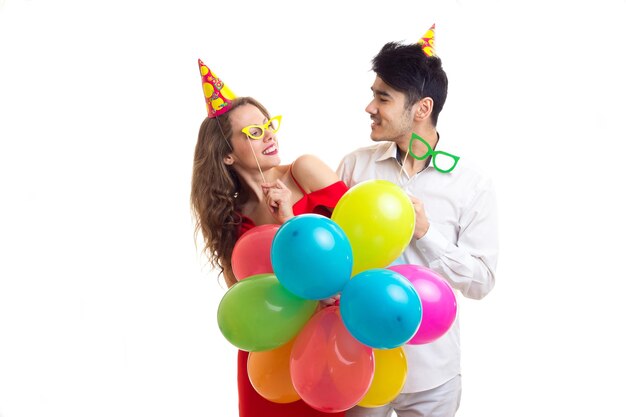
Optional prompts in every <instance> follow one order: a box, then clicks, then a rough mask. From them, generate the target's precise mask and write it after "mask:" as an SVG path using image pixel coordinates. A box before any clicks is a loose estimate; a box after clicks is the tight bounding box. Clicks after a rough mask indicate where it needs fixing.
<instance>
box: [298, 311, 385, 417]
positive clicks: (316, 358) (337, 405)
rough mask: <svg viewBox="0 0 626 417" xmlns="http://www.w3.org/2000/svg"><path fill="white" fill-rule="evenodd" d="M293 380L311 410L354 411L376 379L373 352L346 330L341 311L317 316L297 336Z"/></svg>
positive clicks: (326, 312)
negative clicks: (374, 378) (352, 409)
mask: <svg viewBox="0 0 626 417" xmlns="http://www.w3.org/2000/svg"><path fill="white" fill-rule="evenodd" d="M290 367H291V369H290V372H291V380H292V382H293V386H294V388H295V389H296V392H297V393H298V394H299V395H300V397H302V399H303V400H304V402H306V403H307V404H309V405H310V406H311V407H313V408H315V409H317V410H319V411H322V412H326V413H336V412H341V411H345V410H347V409H349V408H352V407H354V406H355V405H356V404H357V403H358V402H359V401H361V399H362V398H363V397H364V396H365V394H366V393H367V390H368V389H369V387H370V385H371V383H372V379H373V377H374V352H373V350H372V348H371V347H369V346H365V345H363V344H362V343H360V342H359V341H357V340H356V339H355V338H354V337H352V335H351V334H350V332H348V329H346V327H345V326H344V324H343V322H342V320H341V316H340V313H339V307H336V306H333V307H327V308H324V309H322V310H321V311H319V312H318V313H316V314H315V315H314V316H313V317H312V318H311V319H310V320H309V322H308V323H307V324H306V326H304V328H303V329H302V330H301V331H300V333H299V334H298V336H296V341H295V343H294V345H293V348H292V350H291V361H290Z"/></svg>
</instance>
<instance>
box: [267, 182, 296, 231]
mask: <svg viewBox="0 0 626 417" xmlns="http://www.w3.org/2000/svg"><path fill="white" fill-rule="evenodd" d="M261 188H263V194H265V202H266V203H267V207H268V208H269V210H270V213H272V216H274V218H275V219H276V220H277V221H278V223H279V224H283V223H285V222H286V221H287V220H289V219H291V218H292V217H294V216H293V208H292V205H291V190H289V188H287V186H286V185H285V184H284V183H283V182H282V181H281V180H276V182H272V183H263V184H261Z"/></svg>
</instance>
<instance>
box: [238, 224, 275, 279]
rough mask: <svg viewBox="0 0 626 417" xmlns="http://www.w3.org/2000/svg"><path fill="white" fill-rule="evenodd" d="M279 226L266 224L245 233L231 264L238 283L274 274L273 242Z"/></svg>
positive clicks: (239, 241)
mask: <svg viewBox="0 0 626 417" xmlns="http://www.w3.org/2000/svg"><path fill="white" fill-rule="evenodd" d="M279 227H280V225H278V224H264V225H261V226H256V227H253V228H252V229H250V230H248V231H247V232H246V233H244V234H243V235H242V236H241V237H240V238H239V240H237V243H235V247H234V248H233V256H232V259H231V263H232V266H233V274H235V277H236V278H237V280H238V281H241V280H242V279H244V278H248V277H251V276H253V275H259V274H269V273H272V272H274V269H272V261H271V259H270V249H271V248H272V240H273V239H274V235H275V234H276V231H277V230H278V229H279Z"/></svg>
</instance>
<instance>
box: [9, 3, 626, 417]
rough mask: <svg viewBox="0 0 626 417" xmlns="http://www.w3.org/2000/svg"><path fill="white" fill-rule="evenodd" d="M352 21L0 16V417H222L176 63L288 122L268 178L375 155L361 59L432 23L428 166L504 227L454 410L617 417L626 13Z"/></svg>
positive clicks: (474, 9)
mask: <svg viewBox="0 0 626 417" xmlns="http://www.w3.org/2000/svg"><path fill="white" fill-rule="evenodd" d="M347 3H348V2H341V1H323V0H320V1H315V2H285V3H284V4H283V3H279V2H275V1H223V2H215V1H182V0H181V1H167V2H166V1H130V0H124V1H122V0H108V1H87V0H81V1H78V0H77V1H69V0H58V1H52V0H50V1H43V0H30V1H26V0H0V201H1V202H0V210H1V215H0V416H2V417H22V416H24V417H31V416H33V417H34V416H37V417H44V416H45V417H52V416H54V417H56V416H63V417H79V416H80V417H84V416H90V417H98V416H107V417H108V416H133V417H135V416H151V417H161V416H163V417H165V416H174V415H176V416H186V417H192V416H235V415H236V384H235V358H236V353H235V349H234V348H233V347H232V346H230V345H229V344H228V342H226V340H225V339H224V338H223V336H222V335H221V333H220V332H219V330H218V329H217V325H216V309H217V304H218V303H219V301H220V299H221V297H222V296H223V294H224V287H223V286H221V285H220V284H219V283H218V281H217V277H216V276H215V274H214V273H213V272H211V271H210V269H209V268H208V267H206V261H205V259H204V258H202V256H200V255H199V252H198V251H197V250H196V248H195V246H194V239H193V230H192V229H193V226H192V219H191V216H190V210H189V189H190V176H191V163H192V156H193V148H194V146H195V141H196V137H197V136H196V135H197V131H198V127H199V125H200V123H201V121H202V119H203V117H204V116H205V109H204V102H203V96H202V92H201V88H200V78H199V75H198V68H197V59H198V58H202V59H203V60H204V61H205V62H206V63H207V64H208V65H209V66H210V67H211V68H212V69H213V70H214V71H215V72H216V73H217V75H218V76H219V77H221V78H222V79H223V80H224V81H225V82H226V83H227V84H228V85H229V86H230V87H231V88H232V89H233V91H235V93H237V94H239V95H251V96H254V97H256V98H258V99H259V100H261V101H262V102H263V103H265V104H266V106H267V107H268V108H269V109H270V111H271V112H273V113H275V114H283V115H284V119H283V122H284V124H283V130H282V131H281V133H280V138H281V140H282V142H281V143H282V155H283V160H284V161H285V162H289V161H291V160H292V159H293V158H294V157H295V156H297V155H300V154H302V153H313V154H316V155H318V156H319V157H321V158H322V159H323V160H324V161H326V162H327V163H328V164H329V165H330V166H332V167H336V166H337V164H338V163H339V161H340V159H341V157H342V156H343V155H344V154H346V153H347V152H349V151H350V150H353V149H355V148H357V147H360V146H366V145H368V144H369V143H370V142H369V118H368V116H367V114H366V113H365V112H364V108H365V106H366V105H367V103H368V101H369V99H370V96H371V92H370V86H371V83H372V82H373V79H374V76H373V73H372V72H371V71H370V60H371V58H372V57H373V56H374V55H375V54H376V52H377V51H378V50H379V49H380V47H381V46H382V45H383V44H384V43H385V42H387V41H391V40H397V41H406V42H414V41H416V40H417V39H418V38H419V37H420V36H421V35H422V34H423V33H424V31H425V30H426V29H427V28H428V27H429V26H430V25H431V23H433V22H436V24H437V32H436V42H437V50H438V54H439V55H440V56H441V57H442V59H443V63H444V68H445V70H446V71H447V73H448V77H449V79H450V86H449V95H448V101H447V103H446V106H445V108H444V110H443V112H442V113H441V117H440V120H439V131H440V133H441V135H442V142H443V143H442V144H441V148H442V149H444V148H445V149H446V150H448V151H450V152H453V153H457V154H459V155H461V156H462V157H463V158H466V159H467V160H472V161H473V162H474V163H477V164H479V165H481V166H482V167H483V168H484V170H485V171H486V172H488V173H489V174H490V175H491V176H492V178H493V179H494V180H495V183H496V187H497V196H498V203H499V215H500V235H501V255H500V262H499V266H498V273H497V284H496V287H495V289H494V290H493V292H492V293H491V294H490V295H489V296H488V297H487V298H486V299H484V300H482V301H471V300H462V301H461V316H462V317H461V318H462V330H463V332H462V333H463V378H464V380H463V382H464V393H463V401H462V405H461V408H460V410H459V413H458V416H459V417H470V416H478V415H480V416H483V417H486V416H502V415H506V416H528V415H533V416H553V415H599V416H601V415H606V416H616V415H624V413H625V410H626V406H625V405H624V402H623V397H624V383H623V378H624V374H625V373H626V363H625V360H624V354H623V352H624V351H625V350H626V344H625V342H624V341H623V336H622V337H621V338H620V337H618V336H619V334H620V333H623V329H624V322H623V319H624V318H625V314H624V312H623V308H622V305H623V300H624V289H625V288H626V285H625V284H624V281H625V279H626V273H625V272H624V269H625V268H624V259H625V254H624V251H625V249H626V245H624V243H623V236H624V232H625V227H624V223H623V219H624V212H625V210H626V205H625V204H624V201H623V198H619V197H623V196H624V191H623V189H624V185H623V184H622V181H621V179H623V178H624V175H623V173H622V167H623V165H624V163H623V158H624V155H625V150H626V146H625V140H626V129H625V128H624V125H623V124H624V113H625V110H626V106H625V105H624V97H625V96H626V88H625V82H624V74H626V66H625V64H624V59H623V50H624V42H625V41H626V25H625V24H624V22H625V21H626V20H625V18H626V13H625V12H626V2H625V1H618V0H616V1H608V0H606V1H599V0H598V1H595V2H576V1H567V2H566V1H563V2H550V1H546V0H544V1H541V2H538V1H537V2H534V1H517V2H496V1H493V2H486V1H480V2H472V1H468V0H459V1H456V2H454V1H447V0H446V1H435V0H432V1H430V2H425V1H412V2H400V1H394V0H387V1H384V2H381V1H365V0H361V1H359V2H357V3H354V4H353V5H351V6H347V5H344V4H347ZM505 3H506V4H505ZM444 145H445V146H444ZM461 161H463V159H461Z"/></svg>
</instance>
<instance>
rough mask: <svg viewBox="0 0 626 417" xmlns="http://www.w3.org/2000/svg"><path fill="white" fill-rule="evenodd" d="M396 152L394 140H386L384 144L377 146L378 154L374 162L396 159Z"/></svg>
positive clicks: (396, 146) (396, 147)
mask: <svg viewBox="0 0 626 417" xmlns="http://www.w3.org/2000/svg"><path fill="white" fill-rule="evenodd" d="M397 152H398V145H396V143H395V142H388V143H387V144H386V145H383V146H381V147H380V148H378V152H377V153H378V155H377V157H376V162H380V161H384V160H387V159H390V158H392V159H396V153H397Z"/></svg>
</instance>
